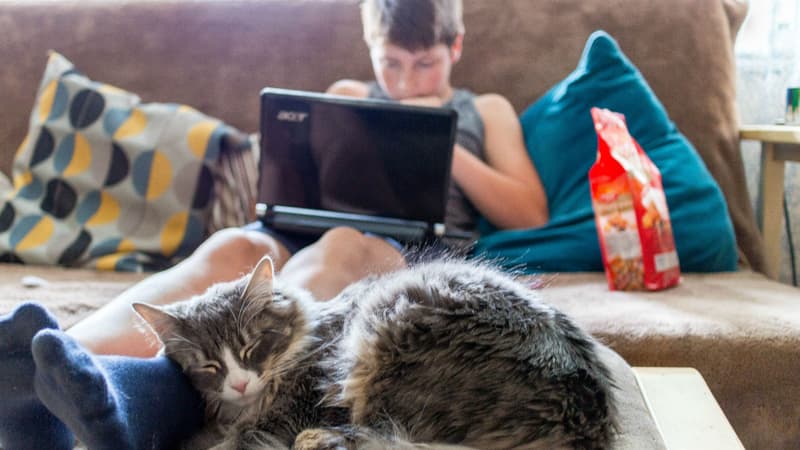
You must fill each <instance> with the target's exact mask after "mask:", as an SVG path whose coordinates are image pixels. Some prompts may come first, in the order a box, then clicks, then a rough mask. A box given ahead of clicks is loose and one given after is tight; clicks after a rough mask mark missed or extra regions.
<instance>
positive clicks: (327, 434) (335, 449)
mask: <svg viewBox="0 0 800 450" xmlns="http://www.w3.org/2000/svg"><path fill="white" fill-rule="evenodd" d="M292 448H293V449H295V450H348V448H349V447H348V446H347V440H346V439H345V437H344V436H343V435H342V434H341V433H339V432H337V431H335V430H327V429H324V428H309V429H307V430H303V432H301V433H300V434H298V435H297V437H296V438H295V439H294V445H293V446H292Z"/></svg>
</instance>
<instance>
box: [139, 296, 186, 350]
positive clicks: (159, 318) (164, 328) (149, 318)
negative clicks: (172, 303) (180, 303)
mask: <svg viewBox="0 0 800 450" xmlns="http://www.w3.org/2000/svg"><path fill="white" fill-rule="evenodd" d="M131 306H133V310H134V311H136V314H139V317H141V318H142V319H143V320H144V321H145V323H147V325H148V326H149V327H150V328H151V329H152V330H153V331H155V333H156V335H157V336H158V338H159V339H160V340H161V341H162V343H163V341H164V339H165V337H166V336H168V335H169V334H170V333H171V332H172V330H174V329H175V325H176V324H177V323H178V319H176V318H175V316H173V315H172V314H170V313H168V312H166V311H164V310H163V309H161V308H159V307H158V306H153V305H148V304H146V303H133V304H132V305H131Z"/></svg>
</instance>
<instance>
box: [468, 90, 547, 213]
mask: <svg viewBox="0 0 800 450" xmlns="http://www.w3.org/2000/svg"><path fill="white" fill-rule="evenodd" d="M475 106H476V107H477V109H478V112H479V113H480V114H481V117H482V119H483V123H484V130H485V135H486V138H485V152H486V163H484V162H483V161H481V160H480V159H479V158H477V157H475V156H474V155H473V154H471V153H469V152H468V151H467V150H465V149H464V148H461V147H460V146H458V145H457V146H456V149H455V153H454V154H453V178H454V180H455V181H456V182H457V183H458V185H459V186H460V187H461V189H462V190H463V191H464V193H465V194H466V195H467V197H468V198H469V199H470V200H471V201H472V203H473V204H474V205H475V207H476V208H478V210H479V211H480V212H481V214H483V216H484V217H486V218H487V219H488V220H489V221H490V222H492V224H494V225H495V226H496V227H498V228H502V229H513V228H532V227H540V226H542V225H544V224H545V223H547V220H548V210H547V197H546V195H545V192H544V187H543V186H542V182H541V180H540V179H539V174H538V172H537V171H536V168H535V167H534V166H533V162H531V159H530V156H528V153H527V151H526V149H525V142H524V140H523V137H522V128H521V126H520V124H519V119H518V118H517V114H516V111H514V108H513V107H512V106H511V104H510V103H509V102H508V100H506V99H505V98H504V97H502V96H500V95H496V94H487V95H481V96H479V97H477V98H476V99H475Z"/></svg>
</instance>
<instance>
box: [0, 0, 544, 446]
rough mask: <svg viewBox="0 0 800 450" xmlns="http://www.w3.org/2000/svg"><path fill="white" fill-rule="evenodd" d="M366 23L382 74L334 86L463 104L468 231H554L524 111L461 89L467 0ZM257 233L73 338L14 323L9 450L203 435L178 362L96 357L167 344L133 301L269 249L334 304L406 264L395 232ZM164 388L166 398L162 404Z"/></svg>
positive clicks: (213, 251) (219, 273)
mask: <svg viewBox="0 0 800 450" xmlns="http://www.w3.org/2000/svg"><path fill="white" fill-rule="evenodd" d="M362 21H363V25H364V39H365V41H366V43H367V46H368V47H369V53H370V57H371V59H372V65H373V68H374V72H375V78H376V82H372V83H362V82H358V81H353V80H342V81H339V82H336V83H335V84H334V85H332V86H331V87H330V88H329V90H328V92H330V93H334V94H339V95H350V96H356V97H379V98H388V99H392V100H395V101H400V102H404V103H409V104H419V105H432V106H442V105H446V106H450V107H453V108H455V109H456V110H457V111H458V113H459V123H458V134H457V136H458V137H457V144H456V147H455V151H454V156H453V167H452V175H453V177H452V179H453V181H454V183H453V184H454V186H453V189H452V191H451V194H450V200H449V201H448V205H447V217H446V221H448V223H450V224H453V225H455V226H457V227H458V228H460V229H462V230H464V231H474V230H475V228H476V225H477V220H478V217H479V215H482V216H484V217H486V218H487V219H488V220H489V221H490V222H492V223H493V224H494V225H495V226H497V227H498V228H529V227H536V226H541V225H544V224H545V223H546V222H547V218H548V216H547V205H546V199H545V194H544V190H543V188H542V185H541V182H540V180H539V177H538V174H537V173H536V170H535V169H534V167H533V165H532V163H531V161H530V159H529V157H528V155H527V153H526V151H525V147H524V143H523V139H522V132H521V129H520V125H519V122H518V120H517V116H516V113H515V112H514V110H513V108H512V107H511V105H510V104H509V102H508V101H507V100H506V99H504V98H503V97H501V96H499V95H494V94H488V95H480V96H474V95H473V94H471V93H469V92H468V91H464V90H460V89H454V88H453V87H452V86H451V84H450V71H451V69H452V67H453V65H454V64H455V63H456V62H458V60H459V59H460V57H461V52H462V47H463V39H464V26H463V23H462V18H461V2H460V0H367V1H365V2H364V3H363V5H362ZM498 199H503V201H498ZM257 228H259V227H258V224H255V225H251V226H249V227H246V228H245V229H236V230H223V231H221V232H219V233H217V234H215V235H214V236H212V237H210V238H209V239H208V240H207V241H206V242H205V243H204V244H203V245H201V246H200V247H199V248H198V249H197V251H195V253H194V254H193V255H192V256H190V257H189V258H187V259H186V260H185V261H183V262H181V263H180V264H178V265H176V266H175V267H173V268H171V269H169V270H166V271H164V272H161V273H158V274H155V275H153V276H151V277H149V278H148V279H146V280H144V281H142V282H141V283H139V284H137V285H136V286H133V287H132V288H131V289H129V290H128V291H126V292H124V293H123V294H122V295H120V296H119V297H117V298H116V299H114V300H113V301H112V302H111V303H109V304H108V305H107V306H106V307H104V308H102V309H101V310H99V311H97V312H96V313H95V314H93V315H92V316H90V317H89V318H87V319H85V320H84V321H83V322H81V323H79V324H78V325H76V326H75V327H73V328H71V329H70V330H69V336H68V335H67V334H65V333H62V332H60V331H57V330H54V328H56V327H57V326H56V324H55V321H54V320H53V319H52V318H51V317H50V316H49V315H48V314H47V312H46V311H44V310H42V309H41V308H40V307H38V306H36V305H23V306H21V307H20V308H18V309H17V310H16V311H15V312H14V313H12V314H10V315H8V316H5V317H0V397H3V398H5V399H6V401H5V402H4V404H3V405H2V406H0V444H2V445H3V447H4V448H6V449H9V450H11V449H15V448H34V447H37V446H38V447H41V448H44V447H47V448H54V449H60V448H70V447H71V438H72V433H74V434H76V435H77V436H78V438H80V439H81V440H82V441H83V442H85V443H87V444H89V446H90V448H105V447H108V448H143V447H152V448H163V447H166V446H171V445H173V444H174V442H175V441H176V440H177V439H180V438H181V437H183V436H185V435H186V434H188V433H191V432H192V431H193V430H194V429H196V427H197V426H198V424H199V422H200V420H201V414H202V407H199V406H197V405H199V404H200V400H199V398H197V394H196V393H195V392H194V391H193V390H192V389H191V388H190V387H189V386H188V383H187V381H186V380H185V378H183V376H182V374H181V373H180V370H179V369H178V368H177V367H176V366H175V365H174V364H171V363H170V362H169V361H168V360H166V358H164V357H155V358H149V359H140V358H130V357H110V356H97V357H95V356H92V355H91V354H90V353H89V351H91V352H93V353H95V354H100V355H128V356H134V357H140V356H153V355H154V354H155V353H156V351H157V350H158V348H157V347H156V346H155V344H154V340H153V339H149V340H148V338H147V337H146V336H144V335H143V334H142V333H141V332H140V331H139V330H137V329H136V323H137V320H136V319H135V318H134V316H133V313H132V311H131V307H130V304H131V302H133V301H140V302H141V301H144V302H149V303H154V304H165V303H170V302H174V301H178V300H181V299H186V298H189V297H190V296H192V295H196V294H199V293H201V292H203V291H205V290H206V288H208V287H209V286H211V285H212V284H214V283H216V282H221V281H226V280H231V279H234V278H237V277H238V276H240V275H241V274H242V273H245V272H247V271H248V270H249V269H250V268H251V267H252V266H253V265H254V264H255V263H256V262H257V261H258V260H259V259H260V258H261V257H262V256H263V255H264V254H269V255H270V256H271V257H272V259H273V261H274V263H275V267H276V269H278V270H280V276H281V277H282V278H284V279H285V280H287V281H289V282H295V283H297V284H299V285H301V286H304V287H306V288H307V289H308V290H309V291H311V292H312V293H313V294H314V295H315V296H316V297H317V298H319V299H321V300H324V299H328V298H331V297H333V296H335V295H336V294H338V292H339V291H341V290H342V289H343V288H344V287H345V286H347V285H348V284H350V283H351V282H353V281H356V280H358V279H361V278H363V277H364V276H366V275H368V274H371V273H382V272H386V271H390V270H393V269H395V268H398V267H402V266H403V265H405V259H404V257H403V255H402V254H401V253H400V252H399V251H398V249H397V248H396V247H394V246H393V245H391V244H389V243H388V242H387V241H386V240H383V239H381V238H378V237H372V236H365V235H363V234H362V233H360V232H358V231H355V230H352V229H340V228H337V229H333V230H330V231H328V232H327V233H325V234H323V235H322V236H307V235H289V234H286V233H277V232H275V231H274V230H264V229H258V230H254V229H257ZM31 341H33V345H31ZM81 344H82V346H83V347H82V346H81ZM32 347H33V351H31V348H32ZM87 349H88V350H89V351H87ZM34 372H35V377H34ZM34 379H35V381H34ZM34 384H35V385H36V387H35V389H34ZM155 387H157V389H158V392H160V399H158V400H156V401H158V407H157V408H152V405H151V404H150V403H151V402H152V401H153V400H152V399H153V398H154V397H153V395H152V394H153V390H154V389H155ZM45 405H46V406H45ZM148 407H149V408H148ZM36 439H38V441H37V440H36ZM39 441H41V442H39Z"/></svg>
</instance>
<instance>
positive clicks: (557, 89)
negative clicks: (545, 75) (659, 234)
mask: <svg viewBox="0 0 800 450" xmlns="http://www.w3.org/2000/svg"><path fill="white" fill-rule="evenodd" d="M592 106H597V107H601V108H608V109H611V110H613V111H617V112H620V113H623V114H624V115H625V117H626V120H627V124H628V128H629V130H630V132H631V134H632V135H633V137H634V138H635V139H636V140H637V141H638V142H639V144H640V145H641V146H642V148H644V150H645V151H646V152H647V154H648V156H649V157H650V159H652V160H653V162H654V163H655V165H656V166H657V167H658V168H659V170H660V171H661V175H662V178H663V184H664V191H665V194H666V196H667V203H668V204H669V210H670V218H671V220H672V226H673V233H674V237H675V245H676V247H677V251H678V256H679V259H680V264H681V270H683V271H686V272H714V271H729V270H735V269H736V265H737V252H736V238H735V235H734V232H733V225H732V224H731V221H730V217H729V216H728V209H727V206H726V204H725V200H724V197H723V195H722V192H721V190H720V189H719V186H718V185H717V183H716V181H715V180H714V178H713V177H712V176H711V174H710V173H709V172H708V170H707V169H706V167H705V164H704V163H703V161H702V159H701V158H700V157H699V156H698V154H697V151H696V150H695V149H694V147H692V144H690V143H689V141H688V140H687V139H686V138H685V137H684V136H683V134H681V133H680V132H679V131H678V130H677V128H676V127H675V125H674V124H673V123H672V121H671V120H670V119H669V117H668V116H667V113H666V110H664V107H663V106H662V105H661V103H660V102H659V101H658V99H657V98H656V96H655V94H654V93H653V91H652V90H651V89H650V87H649V86H648V85H647V82H646V81H645V80H644V78H643V77H642V74H641V73H640V72H639V71H638V70H637V69H636V67H634V65H633V64H632V63H631V62H630V60H628V58H627V57H626V56H625V55H624V54H623V53H622V50H620V48H619V46H618V45H617V43H616V41H614V39H612V38H611V36H609V35H608V34H607V33H605V32H603V31H598V32H595V33H594V34H592V35H591V36H590V37H589V39H588V42H587V43H586V47H585V49H584V51H583V54H582V56H581V59H580V62H579V63H578V66H577V68H576V69H575V70H574V71H573V72H572V73H571V74H569V75H568V76H567V77H566V78H565V79H564V80H562V81H561V82H559V83H558V84H557V85H556V86H554V87H553V88H552V89H550V90H549V91H548V92H547V93H545V94H544V95H543V96H542V98H540V99H539V100H537V101H536V102H535V103H534V104H533V105H531V106H530V107H529V108H528V109H527V110H526V111H524V112H523V114H522V116H521V117H520V120H521V123H522V128H523V132H524V135H525V143H526V146H527V148H528V153H529V154H530V156H531V158H532V159H533V162H534V164H535V165H536V168H537V170H538V172H539V175H540V176H541V179H542V183H543V185H544V189H545V192H546V194H547V202H548V207H549V209H550V222H549V223H548V224H547V225H546V226H544V227H542V228H538V229H531V230H510V231H497V230H492V229H490V228H489V227H488V226H487V227H485V228H484V236H483V237H482V238H481V239H480V240H479V242H478V245H477V248H476V252H477V254H479V255H483V256H487V257H489V258H493V259H497V260H499V261H501V262H502V263H503V264H504V265H506V266H509V267H516V268H522V269H524V270H527V271H528V272H544V271H547V272H549V271H602V270H603V266H602V260H601V255H600V247H599V243H598V240H597V232H596V229H595V225H594V214H593V211H592V205H591V196H590V192H589V181H588V172H589V168H590V167H591V166H592V164H593V163H594V161H595V158H596V154H597V153H596V152H597V135H596V133H595V131H594V126H593V123H592V118H591V114H590V112H589V111H590V108H591V107H592Z"/></svg>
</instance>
